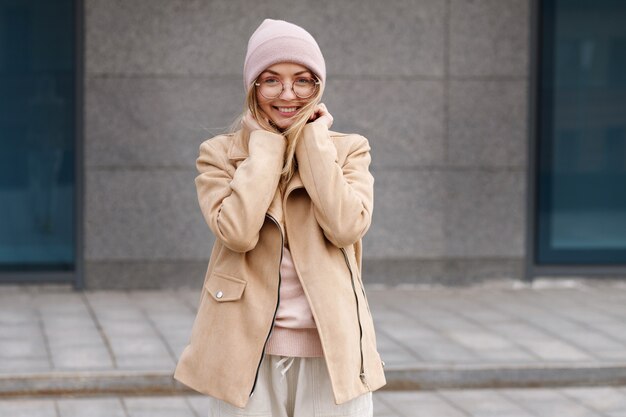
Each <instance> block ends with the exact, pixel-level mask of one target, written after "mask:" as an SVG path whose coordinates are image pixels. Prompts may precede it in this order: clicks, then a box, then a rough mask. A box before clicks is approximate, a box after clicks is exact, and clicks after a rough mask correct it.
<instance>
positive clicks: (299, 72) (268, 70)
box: [263, 69, 311, 75]
mask: <svg viewBox="0 0 626 417" xmlns="http://www.w3.org/2000/svg"><path fill="white" fill-rule="evenodd" d="M263 72H264V73H265V72H269V73H272V74H274V75H280V74H279V73H277V72H276V71H272V70H270V69H266V70H265V71H263ZM307 72H308V73H309V74H310V73H311V71H309V70H304V71H298V72H295V73H294V74H293V75H300V74H304V73H307Z"/></svg>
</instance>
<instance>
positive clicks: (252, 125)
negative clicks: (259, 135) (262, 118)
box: [241, 110, 263, 132]
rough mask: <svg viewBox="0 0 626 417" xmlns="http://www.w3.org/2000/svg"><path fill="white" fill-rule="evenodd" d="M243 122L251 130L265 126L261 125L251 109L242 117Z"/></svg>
mask: <svg viewBox="0 0 626 417" xmlns="http://www.w3.org/2000/svg"><path fill="white" fill-rule="evenodd" d="M241 123H242V125H243V126H244V127H245V128H246V129H248V130H249V131H250V132H252V131H254V130H263V128H262V127H261V125H260V124H259V122H258V121H257V120H256V119H255V118H254V116H253V115H252V113H251V112H250V110H248V111H247V112H246V114H245V116H243V119H241Z"/></svg>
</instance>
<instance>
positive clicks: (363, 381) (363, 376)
mask: <svg viewBox="0 0 626 417" xmlns="http://www.w3.org/2000/svg"><path fill="white" fill-rule="evenodd" d="M359 378H361V382H362V383H363V385H365V388H367V390H368V391H371V390H370V386H369V384H368V383H367V381H366V380H365V372H361V373H360V374H359Z"/></svg>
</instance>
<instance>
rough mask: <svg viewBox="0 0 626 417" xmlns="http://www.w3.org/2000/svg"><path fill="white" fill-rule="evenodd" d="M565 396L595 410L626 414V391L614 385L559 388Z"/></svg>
mask: <svg viewBox="0 0 626 417" xmlns="http://www.w3.org/2000/svg"><path fill="white" fill-rule="evenodd" d="M558 391H559V392H560V393H562V394H563V395H564V396H566V397H568V398H571V399H574V400H576V401H577V402H579V403H580V404H583V405H585V406H587V407H590V408H592V409H594V410H597V411H600V412H604V413H612V412H622V413H625V414H626V391H624V389H621V390H620V389H617V388H613V387H592V388H588V387H576V388H562V389H560V390H558Z"/></svg>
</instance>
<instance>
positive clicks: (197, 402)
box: [186, 395, 209, 417]
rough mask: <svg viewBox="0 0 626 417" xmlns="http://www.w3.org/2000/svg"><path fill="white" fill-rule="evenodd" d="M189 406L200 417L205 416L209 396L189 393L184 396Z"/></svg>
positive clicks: (207, 409) (207, 410)
mask: <svg viewBox="0 0 626 417" xmlns="http://www.w3.org/2000/svg"><path fill="white" fill-rule="evenodd" d="M186 399H187V402H188V403H189V406H190V407H191V409H192V410H193V411H195V413H196V414H197V415H198V416H200V417H205V416H207V415H208V412H209V397H207V396H206V395H190V396H188V397H186Z"/></svg>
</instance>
